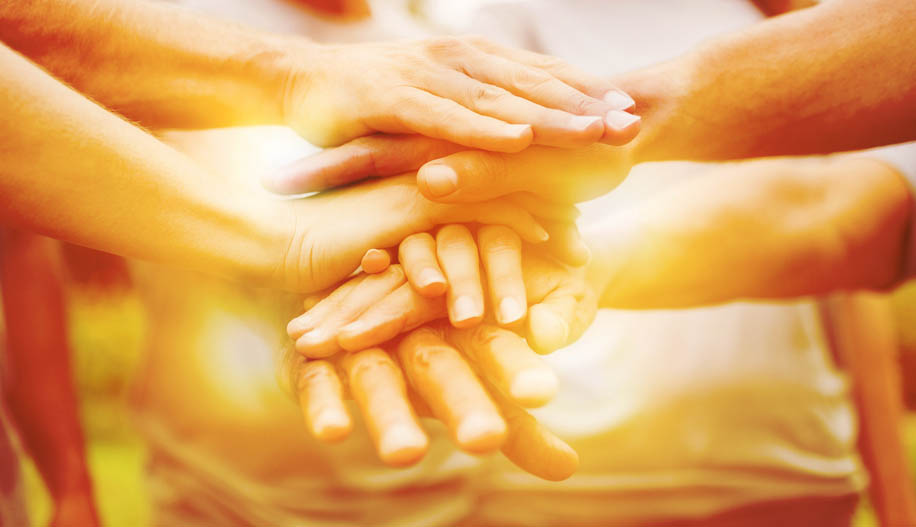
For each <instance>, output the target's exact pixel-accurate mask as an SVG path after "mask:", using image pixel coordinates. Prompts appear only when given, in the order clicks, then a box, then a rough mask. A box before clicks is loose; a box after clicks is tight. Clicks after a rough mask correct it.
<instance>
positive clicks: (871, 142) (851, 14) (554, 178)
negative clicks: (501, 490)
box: [270, 0, 916, 203]
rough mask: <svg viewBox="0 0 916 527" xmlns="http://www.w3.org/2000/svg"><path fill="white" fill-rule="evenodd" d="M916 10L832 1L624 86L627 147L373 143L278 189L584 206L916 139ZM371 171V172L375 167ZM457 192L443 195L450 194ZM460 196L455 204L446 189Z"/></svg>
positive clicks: (278, 178)
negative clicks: (516, 197) (668, 165)
mask: <svg viewBox="0 0 916 527" xmlns="http://www.w3.org/2000/svg"><path fill="white" fill-rule="evenodd" d="M913 42H916V4H914V3H913V2H911V1H909V0H863V1H859V0H834V1H831V2H824V3H822V4H819V5H818V6H816V7H812V8H809V9H804V10H801V11H797V12H793V13H789V14H786V15H783V16H779V17H776V18H772V19H769V20H766V21H763V22H760V23H759V24H755V25H753V26H751V27H749V28H747V29H745V30H743V31H740V32H736V33H733V34H729V35H726V36H723V37H719V38H715V39H712V40H710V41H708V42H706V43H705V44H703V45H701V46H699V47H698V48H697V49H695V50H694V51H692V52H690V53H687V54H685V55H683V56H681V57H679V58H677V59H674V60H672V61H670V62H667V63H664V64H661V65H658V66H655V67H651V68H647V69H644V70H640V71H635V72H630V73H627V74H623V75H620V76H619V77H617V78H616V79H614V81H615V84H616V85H617V86H620V87H621V88H622V89H623V90H625V91H626V92H627V93H629V94H630V95H632V96H633V98H634V99H636V110H635V111H636V112H637V113H638V114H639V115H640V116H641V117H642V125H641V131H640V133H639V135H638V136H637V137H636V138H635V139H634V140H633V141H631V142H630V143H628V144H627V145H625V146H623V147H610V146H607V145H592V146H589V147H586V148H583V149H578V150H573V151H562V150H556V149H550V148H543V147H532V148H528V149H526V150H524V151H522V152H520V153H518V154H502V153H492V152H482V151H470V150H468V151H462V152H458V153H455V148H454V146H452V145H447V144H444V143H442V142H435V141H432V140H429V139H427V138H413V139H411V138H406V139H405V138H390V137H384V136H375V137H367V138H362V139H359V140H357V141H354V142H353V143H351V144H349V145H344V146H343V147H341V148H339V149H335V150H330V151H325V152H322V153H319V154H317V155H315V156H311V157H308V158H304V159H302V160H301V161H300V162H299V163H298V164H296V165H295V166H294V167H292V168H291V169H290V170H287V171H286V172H285V173H282V174H277V175H275V176H274V177H273V178H272V179H271V180H270V187H271V188H273V189H281V191H283V192H290V193H294V192H296V191H301V189H308V190H316V189H319V188H326V187H327V186H329V185H339V184H343V183H347V182H351V181H354V180H358V179H361V178H364V177H367V176H370V175H376V176H388V175H393V174H401V173H404V172H406V171H408V170H416V169H419V172H418V174H417V180H418V185H419V186H420V188H421V190H422V191H423V193H424V195H426V196H427V197H429V198H430V199H433V200H435V201H440V202H448V203H454V202H473V201H477V200H481V199H492V198H493V197H495V196H499V195H504V194H506V193H510V192H516V191H519V190H525V191H529V192H534V193H537V194H540V195H543V196H545V197H549V198H551V199H556V200H558V201H584V200H587V199H591V198H594V197H597V196H598V195H600V194H603V193H606V192H609V191H610V190H612V189H613V188H614V187H615V186H616V185H617V184H618V183H619V182H620V181H622V180H623V178H624V177H625V176H626V174H627V173H628V172H629V170H630V168H632V167H633V166H634V165H636V164H638V163H642V162H647V161H665V160H695V161H702V160H709V161H713V160H718V161H721V160H733V159H743V158H753V157H763V156H778V155H800V154H822V153H829V152H837V151H846V150H856V149H863V148H868V147H872V146H880V145H886V144H892V143H900V142H905V141H907V140H912V139H916V53H914V52H913V45H912V43H913ZM369 161H371V162H369ZM449 180H450V181H451V183H450V185H445V184H444V183H443V181H449ZM447 187H450V188H454V190H448V191H444V190H441V189H443V188H447Z"/></svg>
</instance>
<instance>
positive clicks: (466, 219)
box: [429, 199, 550, 265]
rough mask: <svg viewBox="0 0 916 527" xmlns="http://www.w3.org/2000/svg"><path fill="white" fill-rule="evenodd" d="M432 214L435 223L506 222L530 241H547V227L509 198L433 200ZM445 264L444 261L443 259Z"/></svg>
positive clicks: (506, 224) (485, 223)
mask: <svg viewBox="0 0 916 527" xmlns="http://www.w3.org/2000/svg"><path fill="white" fill-rule="evenodd" d="M430 207H431V210H430V211H429V212H430V218H432V220H433V223H434V224H435V225H445V224H451V223H482V224H484V225H505V226H506V227H509V228H510V229H512V230H513V231H515V232H517V233H518V235H519V236H521V237H522V239H523V240H525V241H526V242H528V243H531V244H538V243H542V242H545V241H547V239H548V238H550V235H549V234H548V233H547V230H546V229H544V227H542V226H541V224H540V223H539V222H538V220H536V219H535V218H534V216H532V215H531V213H530V212H528V211H527V210H525V209H523V208H521V207H519V206H518V205H515V204H514V203H512V202H511V201H510V200H508V199H497V200H491V201H486V202H483V203H467V204H462V205H460V206H459V205H453V204H443V203H431V204H430ZM439 263H440V265H442V262H441V261H440V262H439Z"/></svg>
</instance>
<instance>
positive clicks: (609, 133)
mask: <svg viewBox="0 0 916 527" xmlns="http://www.w3.org/2000/svg"><path fill="white" fill-rule="evenodd" d="M641 126H642V118H641V117H640V116H638V115H636V114H633V113H630V112H624V111H622V110H611V111H609V112H608V113H607V115H605V116H604V136H602V138H601V142H602V143H607V144H609V145H618V146H619V145H625V144H627V143H629V142H630V141H632V140H633V138H634V137H636V136H637V135H638V134H639V130H640V128H641Z"/></svg>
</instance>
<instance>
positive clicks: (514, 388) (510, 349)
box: [447, 324, 559, 408]
mask: <svg viewBox="0 0 916 527" xmlns="http://www.w3.org/2000/svg"><path fill="white" fill-rule="evenodd" d="M447 334H448V340H449V342H451V343H453V344H454V345H455V346H456V347H457V348H458V350H459V351H461V352H462V353H464V354H465V355H466V356H467V357H468V358H470V359H471V361H472V363H473V364H474V366H475V369H476V370H477V371H478V372H479V373H480V375H481V376H483V377H484V378H485V379H486V380H487V381H489V382H490V383H492V384H493V385H494V386H495V387H496V388H497V389H499V390H500V391H501V392H502V393H503V394H504V395H506V397H508V398H509V399H510V400H512V401H513V402H514V403H516V404H520V405H522V406H525V407H528V408H535V407H538V406H543V405H544V404H547V402H549V401H550V400H551V399H553V397H554V396H555V395H556V394H557V387H558V384H559V381H558V380H557V376H556V374H555V373H554V372H553V370H551V369H550V367H548V366H547V364H546V363H545V362H544V361H543V359H541V357H540V356H538V355H537V354H536V353H535V352H534V351H533V350H532V349H531V348H530V347H528V344H527V343H526V342H525V339H523V338H522V337H520V336H519V335H517V334H515V333H513V332H512V331H509V330H506V329H502V328H499V327H496V326H491V325H488V324H482V325H480V326H477V327H475V328H470V329H454V328H450V329H449V330H448V331H447Z"/></svg>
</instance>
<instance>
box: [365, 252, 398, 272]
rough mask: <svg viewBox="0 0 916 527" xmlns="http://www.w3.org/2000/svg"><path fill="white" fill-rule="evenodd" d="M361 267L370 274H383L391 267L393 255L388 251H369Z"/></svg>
mask: <svg viewBox="0 0 916 527" xmlns="http://www.w3.org/2000/svg"><path fill="white" fill-rule="evenodd" d="M359 265H360V267H362V269H363V271H365V272H366V273H368V274H378V273H381V272H382V271H384V270H385V269H388V266H389V265H391V253H390V252H388V249H369V250H368V251H366V254H364V255H363V259H362V260H361V261H360V264H359Z"/></svg>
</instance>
